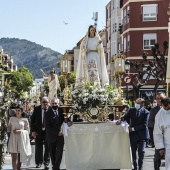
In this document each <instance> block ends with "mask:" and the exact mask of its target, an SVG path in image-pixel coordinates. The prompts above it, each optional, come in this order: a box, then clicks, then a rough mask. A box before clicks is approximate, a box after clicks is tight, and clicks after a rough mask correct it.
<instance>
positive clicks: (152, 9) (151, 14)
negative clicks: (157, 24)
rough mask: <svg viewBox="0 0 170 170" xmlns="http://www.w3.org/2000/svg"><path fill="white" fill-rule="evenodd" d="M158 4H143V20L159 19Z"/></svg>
mask: <svg viewBox="0 0 170 170" xmlns="http://www.w3.org/2000/svg"><path fill="white" fill-rule="evenodd" d="M157 7H158V5H157V4H149V5H142V14H143V21H157V11H158V10H157Z"/></svg>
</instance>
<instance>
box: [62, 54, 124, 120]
mask: <svg viewBox="0 0 170 170" xmlns="http://www.w3.org/2000/svg"><path fill="white" fill-rule="evenodd" d="M72 60H73V55H70V54H68V53H67V52H66V53H65V55H64V56H62V57H61V64H60V69H61V75H62V76H63V77H64V81H65V88H64V91H63V99H64V102H63V105H62V106H61V107H62V108H63V111H64V115H65V119H67V118H68V117H70V116H72V115H78V116H79V118H80V119H82V120H83V121H87V122H93V123H95V122H101V121H105V120H106V119H107V118H108V117H109V115H110V114H114V118H115V119H119V118H120V117H121V116H122V115H124V109H125V107H126V106H127V105H126V102H125V100H124V98H123V90H122V86H121V84H122V81H121V79H122V75H123V74H125V68H124V67H125V55H123V54H121V53H118V54H117V55H115V56H114V57H113V58H112V62H111V63H110V64H111V67H112V68H113V69H112V70H111V76H112V77H113V78H114V88H111V87H110V86H106V87H104V88H99V87H97V86H96V85H95V84H93V85H91V84H90V83H89V82H85V83H84V86H83V87H76V88H69V87H68V77H69V76H70V74H71V62H72Z"/></svg>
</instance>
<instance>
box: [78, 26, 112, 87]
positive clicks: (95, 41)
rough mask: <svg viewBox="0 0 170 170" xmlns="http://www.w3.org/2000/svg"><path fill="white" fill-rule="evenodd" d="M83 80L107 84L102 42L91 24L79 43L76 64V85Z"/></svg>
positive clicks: (102, 84)
mask: <svg viewBox="0 0 170 170" xmlns="http://www.w3.org/2000/svg"><path fill="white" fill-rule="evenodd" d="M85 82H90V83H97V84H98V85H99V86H105V85H108V84H109V78H108V74H107V69H106V61H105V55H104V49H103V44H102V41H101V39H100V37H99V34H98V33H97V32H96V28H95V27H94V26H93V25H91V26H89V29H88V33H87V34H86V36H85V37H84V38H83V40H82V43H81V45H80V53H79V59H78V65H77V75H76V86H81V85H83V83H85Z"/></svg>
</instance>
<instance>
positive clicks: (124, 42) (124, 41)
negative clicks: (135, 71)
mask: <svg viewBox="0 0 170 170" xmlns="http://www.w3.org/2000/svg"><path fill="white" fill-rule="evenodd" d="M123 44H124V52H126V37H124V40H123Z"/></svg>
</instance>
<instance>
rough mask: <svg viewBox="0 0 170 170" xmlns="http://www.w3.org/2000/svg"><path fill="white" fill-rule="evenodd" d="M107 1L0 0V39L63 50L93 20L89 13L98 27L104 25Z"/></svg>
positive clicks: (79, 35)
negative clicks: (96, 19)
mask: <svg viewBox="0 0 170 170" xmlns="http://www.w3.org/2000/svg"><path fill="white" fill-rule="evenodd" d="M108 2H109V0H0V6H1V8H0V38H3V37H9V38H19V39H27V40H30V41H32V42H35V43H37V44H41V45H42V46H44V47H49V48H51V49H53V50H56V51H58V52H60V53H62V54H63V53H64V52H65V50H66V49H72V48H73V47H74V46H75V45H76V43H77V42H78V41H79V40H80V39H81V38H82V37H83V36H84V35H85V33H86V32H87V29H88V26H89V25H91V24H93V23H94V21H93V20H92V16H93V12H98V30H100V29H103V28H104V26H105V6H106V5H107V4H108ZM63 21H65V22H67V23H68V24H67V25H65V24H64V23H63Z"/></svg>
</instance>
